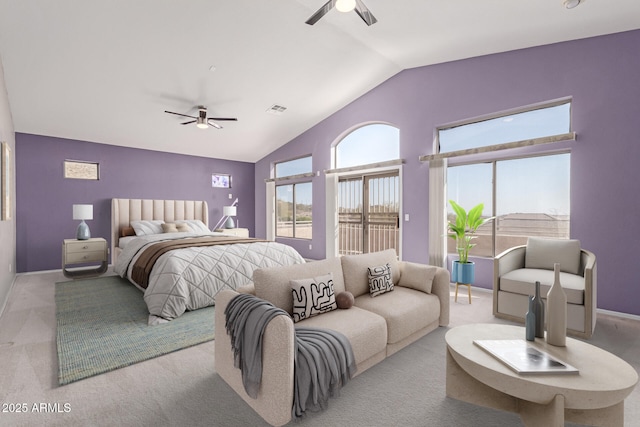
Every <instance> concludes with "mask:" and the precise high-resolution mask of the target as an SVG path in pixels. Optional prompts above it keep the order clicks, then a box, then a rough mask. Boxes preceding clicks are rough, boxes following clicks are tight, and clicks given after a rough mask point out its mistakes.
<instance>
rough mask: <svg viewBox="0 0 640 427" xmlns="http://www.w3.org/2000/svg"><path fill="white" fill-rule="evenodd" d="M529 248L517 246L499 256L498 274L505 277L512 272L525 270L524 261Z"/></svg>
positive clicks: (497, 262)
mask: <svg viewBox="0 0 640 427" xmlns="http://www.w3.org/2000/svg"><path fill="white" fill-rule="evenodd" d="M526 249H527V247H526V246H525V245H522V246H516V247H513V248H510V249H507V250H506V251H504V252H502V253H501V254H500V255H497V256H496V258H495V263H496V264H495V265H496V267H497V268H496V272H497V273H498V277H499V276H503V275H505V274H507V273H508V272H510V271H513V270H517V269H519V268H524V259H525V254H526Z"/></svg>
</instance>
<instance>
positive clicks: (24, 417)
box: [0, 271, 640, 427]
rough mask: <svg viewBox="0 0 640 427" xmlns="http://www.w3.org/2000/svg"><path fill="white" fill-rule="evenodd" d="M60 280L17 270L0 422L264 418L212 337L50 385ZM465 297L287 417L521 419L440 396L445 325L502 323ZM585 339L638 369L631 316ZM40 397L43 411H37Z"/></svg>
mask: <svg viewBox="0 0 640 427" xmlns="http://www.w3.org/2000/svg"><path fill="white" fill-rule="evenodd" d="M61 280H64V277H63V276H62V273H60V272H59V271H58V272H47V273H41V274H28V275H20V276H18V277H17V279H16V283H15V285H14V286H13V289H12V290H11V293H10V297H9V301H8V302H7V306H6V308H5V310H4V312H3V313H2V316H0V402H2V403H7V404H9V403H25V404H27V406H28V408H27V409H28V410H27V412H21V413H18V412H6V413H1V412H0V426H5V425H6V426H12V427H13V426H25V427H31V426H47V427H49V426H60V427H69V426H88V425H91V426H133V425H135V426H153V427H164V426H194V427H199V426H203V427H204V426H214V427H236V426H237V427H245V426H251V427H262V426H264V427H268V425H267V424H266V423H265V422H264V421H263V420H262V419H261V418H260V417H259V416H258V415H257V414H256V413H255V412H254V411H253V410H251V408H250V407H249V406H248V405H247V404H246V403H245V402H244V401H243V400H242V399H241V398H240V397H238V395H237V394H235V393H234V392H233V390H231V388H230V387H229V386H228V385H227V384H226V383H225V382H224V381H223V380H222V379H221V378H220V376H219V375H218V374H217V373H216V371H215V360H214V347H215V341H208V342H205V343H202V344H199V345H194V346H192V347H189V348H185V349H183V350H180V351H175V352H172V353H169V354H165V355H163V356H160V357H156V358H153V359H149V360H147V361H144V362H141V363H136V364H133V365H131V366H127V367H125V368H122V369H116V370H114V371H111V372H107V373H105V374H102V375H95V376H93V377H91V378H87V379H84V380H82V381H76V382H73V383H71V384H68V385H65V386H59V385H58V378H57V371H58V366H57V355H56V342H55V341H56V333H55V329H56V326H55V325H56V322H55V301H54V290H55V286H54V283H55V282H58V281H61ZM605 283H606V282H605ZM452 291H453V289H452ZM464 296H465V297H464V298H458V302H457V303H456V302H454V298H453V295H452V297H451V324H450V325H449V326H448V327H445V328H439V329H438V330H436V331H433V332H432V333H430V334H428V335H427V336H425V337H423V338H421V339H420V340H418V341H417V342H416V343H413V344H411V345H410V346H408V347H406V348H404V349H402V350H400V351H399V352H398V353H396V354H394V355H392V356H391V357H389V358H387V359H386V360H384V361H382V362H381V363H379V364H377V365H376V366H374V367H372V368H371V369H369V370H367V371H366V372H364V373H363V374H362V375H359V376H357V377H356V378H354V379H353V380H351V381H349V383H348V384H347V385H346V386H345V387H344V388H343V389H342V390H341V391H340V396H338V397H336V398H334V399H330V401H329V407H328V408H327V410H325V411H323V412H318V413H311V414H309V416H307V417H306V418H304V419H302V420H300V421H299V422H291V423H289V426H291V427H328V426H330V427H342V426H345V427H388V426H403V427H466V426H471V427H501V426H509V427H512V426H516V427H517V426H522V425H523V423H522V421H521V420H520V418H519V417H518V416H517V415H515V414H511V413H507V412H502V411H498V410H493V409H489V408H483V407H481V406H476V405H472V404H468V403H465V402H461V401H459V400H456V399H451V398H449V397H447V396H446V392H445V379H446V374H445V342H444V335H445V334H446V332H447V331H448V330H449V329H451V328H453V327H455V326H458V325H464V324H469V323H506V324H509V322H506V321H502V320H500V319H496V318H494V317H493V315H492V313H491V308H492V300H491V293H490V292H486V291H481V290H478V289H476V288H473V292H472V296H473V303H472V304H471V305H469V303H468V300H467V298H466V293H465V294H464ZM589 343H591V344H593V345H596V346H598V347H601V348H603V349H605V350H607V351H610V352H612V353H614V354H616V355H618V356H619V357H622V358H623V359H625V360H626V361H627V362H629V363H630V364H631V365H632V366H633V367H634V368H635V369H636V370H638V371H640V321H638V320H634V319H625V318H621V317H617V316H610V315H606V314H602V313H598V324H597V326H596V331H595V334H594V336H593V338H592V339H591V340H589ZM42 403H45V404H49V406H48V407H46V409H47V410H46V411H38V410H37V409H39V408H41V404H42ZM34 405H37V406H34ZM55 405H57V407H56V406H55ZM34 408H35V409H34ZM624 412H625V422H624V425H625V427H638V426H640V387H636V389H635V390H634V391H633V392H632V393H631V395H629V397H628V398H627V399H626V400H625V404H624ZM567 426H574V424H569V423H568V424H567Z"/></svg>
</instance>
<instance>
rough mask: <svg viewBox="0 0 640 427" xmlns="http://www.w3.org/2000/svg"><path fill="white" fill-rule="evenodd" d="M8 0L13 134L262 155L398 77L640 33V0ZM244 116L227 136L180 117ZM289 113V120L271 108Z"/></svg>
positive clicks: (4, 31) (4, 52) (1, 18)
mask: <svg viewBox="0 0 640 427" xmlns="http://www.w3.org/2000/svg"><path fill="white" fill-rule="evenodd" d="M363 1H364V3H365V4H366V5H367V6H368V8H369V9H370V11H371V12H372V13H373V14H374V16H375V17H376V18H377V19H378V22H377V23H376V24H374V25H372V26H367V25H366V24H365V23H364V22H363V21H362V20H361V19H360V18H359V17H358V15H357V14H356V13H355V12H349V13H341V12H338V11H337V10H335V9H334V10H331V11H330V12H329V13H328V14H327V15H326V16H324V17H323V18H322V19H321V20H320V21H318V22H317V23H316V24H315V25H313V26H310V25H307V24H305V21H306V20H307V19H308V18H309V17H310V16H311V15H312V14H313V13H314V12H315V11H316V10H317V9H319V8H320V7H321V6H322V5H323V4H324V3H325V0H271V1H265V0H231V1H223V0H187V1H184V0H182V1H180V0H135V1H131V0H108V1H96V0H87V1H78V0H56V1H50V0H21V1H16V0H0V58H1V60H2V63H3V66H4V74H5V83H6V86H7V91H8V94H9V103H10V108H11V111H12V115H13V122H14V127H15V130H16V131H17V132H24V133H33V134H40V135H49V136H56V137H63V138H70V139H78V140H84V141H92V142H98V143H105V144H112V145H121V146H127V147H136V148H143V149H151V150H159V151H167V152H175V153H183V154H192V155H197V156H205V157H214V158H222V159H230V160H240V161H248V162H255V161H257V160H259V159H261V158H262V157H264V156H265V155H266V154H268V153H270V152H272V151H273V150H275V149H276V148H278V147H280V146H281V145H283V144H285V143H287V142H288V141H290V140H291V139H293V138H294V137H296V136H297V135H299V134H300V133H302V132H304V131H305V130H307V129H309V128H310V127H312V126H314V125H315V124H317V123H318V122H320V121H321V120H323V119H324V118H326V117H328V116H329V115H331V114H333V113H334V112H336V111H337V110H339V109H340V108H342V107H343V106H345V105H347V104H348V103H349V102H351V101H353V100H355V99H356V98H358V97H359V96H361V95H362V94H364V93H366V92H367V91H369V90H370V89H372V88H374V87H375V86H377V85H379V84H380V83H382V82H383V81H385V80H387V79H388V78H390V77H391V76H393V75H394V74H396V73H398V72H400V71H402V70H403V69H408V68H413V67H418V66H423V65H430V64H435V63H441V62H446V61H451V60H457V59H463V58H469V57H474V56H479V55H486V54H491V53H497V52H504V51H509V50H514V49H520V48H526V47H531V46H537V45H544V44H550V43H555V42H560V41H566V40H574V39H580V38H585V37H591V36H597V35H602V34H609V33H616V32H621V31H627V30H632V29H638V28H640V2H638V1H637V0H617V1H615V2H612V1H604V0H583V3H582V4H581V5H579V6H578V7H576V8H574V9H565V8H564V6H563V4H562V0H534V1H504V0H483V1H478V0H458V1H450V0H401V1H389V0H363ZM198 105H204V106H206V107H207V108H208V114H209V116H213V117H237V118H238V121H237V122H219V123H220V124H221V125H222V126H223V127H224V128H223V129H221V130H218V129H215V128H208V129H205V130H202V129H198V128H197V127H196V126H195V124H191V125H184V126H183V125H181V124H180V123H182V122H184V121H185V120H183V119H184V118H181V117H179V116H175V115H169V114H166V113H164V111H165V110H170V111H174V112H178V113H182V114H187V115H197V109H196V107H197V106H198ZM274 105H278V106H283V107H286V110H285V111H284V112H282V113H280V114H273V113H272V112H269V110H270V109H271V107H272V106H274Z"/></svg>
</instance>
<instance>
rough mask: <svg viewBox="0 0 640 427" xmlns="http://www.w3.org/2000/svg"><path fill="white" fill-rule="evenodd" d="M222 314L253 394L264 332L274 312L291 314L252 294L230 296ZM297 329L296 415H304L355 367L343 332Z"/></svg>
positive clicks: (324, 402) (322, 401)
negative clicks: (230, 298) (231, 297)
mask: <svg viewBox="0 0 640 427" xmlns="http://www.w3.org/2000/svg"><path fill="white" fill-rule="evenodd" d="M224 314H225V316H226V320H225V327H226V330H227V334H229V336H230V338H231V348H232V350H233V359H234V366H235V367H236V368H239V369H240V370H241V372H242V383H243V385H244V389H245V391H246V392H247V394H248V395H249V396H251V397H252V398H254V399H255V398H257V396H258V390H259V389H260V383H261V380H262V335H263V333H264V330H265V328H266V327H267V324H268V323H269V321H270V320H271V319H272V318H273V317H275V316H280V315H284V316H289V314H288V313H287V312H286V311H284V310H282V309H280V308H277V307H274V306H273V305H272V304H271V303H269V302H267V301H265V300H262V299H260V298H258V297H256V296H253V295H250V294H239V295H237V296H235V297H233V299H232V300H231V301H229V305H227V308H226V309H225V312H224ZM295 334H296V335H295V337H294V339H295V352H296V354H295V359H294V369H293V371H294V380H293V381H294V384H293V386H294V392H293V407H292V408H291V415H292V417H293V418H294V419H296V418H300V417H303V416H304V415H305V412H306V411H307V410H310V411H318V410H321V409H324V408H326V407H327V404H328V400H329V397H331V396H335V395H336V394H337V393H338V392H339V390H340V388H341V387H342V386H344V385H345V384H346V383H347V382H348V381H349V379H351V378H352V377H353V375H354V374H355V373H356V369H357V368H356V362H355V358H354V356H353V350H352V349H351V343H350V342H349V340H348V339H347V338H346V337H345V336H344V335H343V334H341V333H339V332H337V331H333V330H331V329H320V328H307V327H301V326H297V327H296V328H295Z"/></svg>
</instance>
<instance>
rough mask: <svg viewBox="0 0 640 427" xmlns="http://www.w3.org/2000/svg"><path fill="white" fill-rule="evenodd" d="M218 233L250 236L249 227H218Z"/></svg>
mask: <svg viewBox="0 0 640 427" xmlns="http://www.w3.org/2000/svg"><path fill="white" fill-rule="evenodd" d="M215 231H217V232H218V233H224V234H231V235H233V236H238V237H249V229H248V228H216V230H215Z"/></svg>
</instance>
